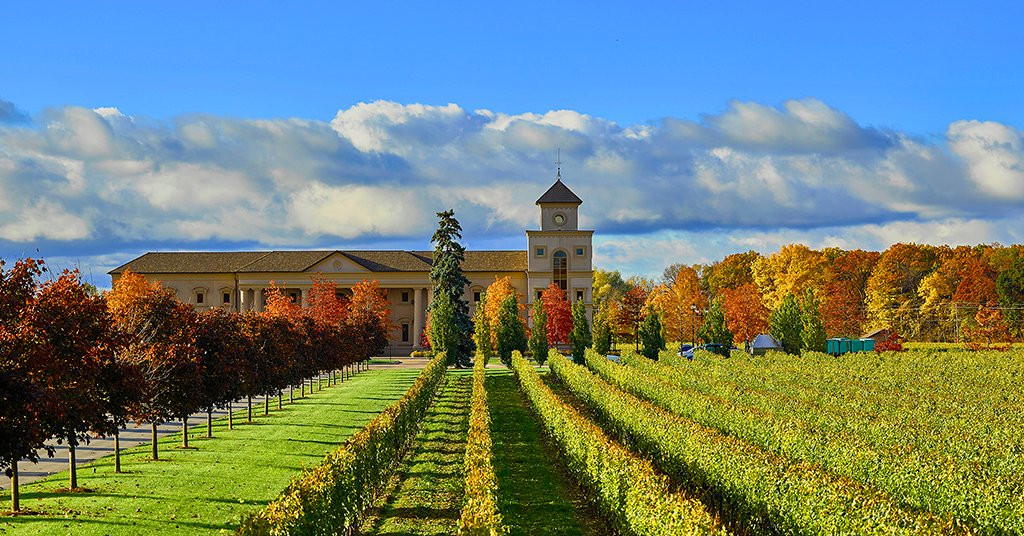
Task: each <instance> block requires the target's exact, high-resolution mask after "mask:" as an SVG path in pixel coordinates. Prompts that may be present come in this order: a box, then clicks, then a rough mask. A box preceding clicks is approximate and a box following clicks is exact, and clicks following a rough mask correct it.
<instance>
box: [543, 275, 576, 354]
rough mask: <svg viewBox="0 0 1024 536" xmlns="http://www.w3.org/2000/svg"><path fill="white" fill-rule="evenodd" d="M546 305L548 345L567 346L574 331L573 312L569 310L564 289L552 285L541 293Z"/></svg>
mask: <svg viewBox="0 0 1024 536" xmlns="http://www.w3.org/2000/svg"><path fill="white" fill-rule="evenodd" d="M541 299H542V301H543V303H544V317H545V318H546V319H547V323H546V325H545V331H546V332H547V336H548V340H547V342H548V344H551V345H555V344H565V343H567V342H569V332H570V331H572V312H571V311H570V310H569V299H568V297H567V296H566V295H565V291H564V290H562V287H559V286H558V285H556V284H554V283H551V284H550V285H548V288H546V289H544V292H542V293H541Z"/></svg>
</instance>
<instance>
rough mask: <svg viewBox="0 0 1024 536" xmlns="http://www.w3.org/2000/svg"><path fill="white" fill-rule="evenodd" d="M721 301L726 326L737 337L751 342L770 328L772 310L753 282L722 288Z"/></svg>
mask: <svg viewBox="0 0 1024 536" xmlns="http://www.w3.org/2000/svg"><path fill="white" fill-rule="evenodd" d="M721 303H722V309H723V310H724V312H725V322H726V326H728V328H729V331H731V332H732V333H733V335H734V336H735V337H736V339H738V340H741V341H744V342H748V343H749V342H750V341H752V340H754V337H756V336H758V335H760V334H761V333H764V332H765V331H767V330H768V315H769V314H770V312H769V311H768V308H767V307H765V306H764V303H763V302H762V301H761V293H760V292H758V290H757V287H756V286H755V285H754V284H753V283H745V284H743V285H740V286H738V287H736V288H725V289H722V293H721Z"/></svg>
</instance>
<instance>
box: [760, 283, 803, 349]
mask: <svg viewBox="0 0 1024 536" xmlns="http://www.w3.org/2000/svg"><path fill="white" fill-rule="evenodd" d="M768 324H769V327H768V332H769V333H771V335H772V337H775V340H777V341H779V344H781V345H782V349H783V350H784V351H785V352H786V353H788V354H799V353H800V348H801V347H802V346H803V343H804V340H803V318H802V317H801V312H800V305H799V304H798V303H797V301H796V297H795V296H793V294H792V293H790V294H786V296H785V297H784V298H783V299H782V303H780V304H779V306H778V307H776V308H775V310H774V311H772V314H771V317H770V318H769V319H768Z"/></svg>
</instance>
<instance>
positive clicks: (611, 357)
mask: <svg viewBox="0 0 1024 536" xmlns="http://www.w3.org/2000/svg"><path fill="white" fill-rule="evenodd" d="M605 357H607V358H608V361H612V362H615V363H618V364H620V365H621V364H622V358H621V357H619V356H617V355H612V354H608V355H607V356H605Z"/></svg>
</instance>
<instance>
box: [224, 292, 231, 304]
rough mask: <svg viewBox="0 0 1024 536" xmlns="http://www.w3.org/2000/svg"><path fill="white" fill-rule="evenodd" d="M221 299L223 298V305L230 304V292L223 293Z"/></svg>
mask: <svg viewBox="0 0 1024 536" xmlns="http://www.w3.org/2000/svg"><path fill="white" fill-rule="evenodd" d="M223 298H224V303H231V293H230V292H225V293H224V296H223Z"/></svg>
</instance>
